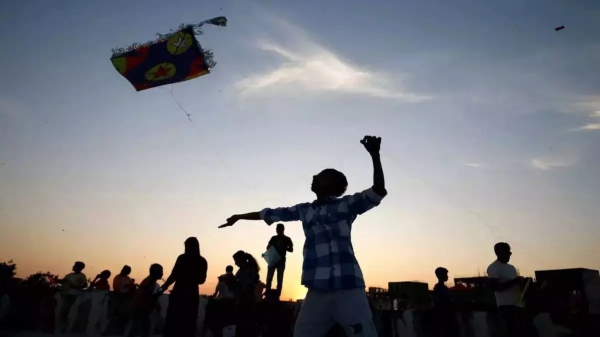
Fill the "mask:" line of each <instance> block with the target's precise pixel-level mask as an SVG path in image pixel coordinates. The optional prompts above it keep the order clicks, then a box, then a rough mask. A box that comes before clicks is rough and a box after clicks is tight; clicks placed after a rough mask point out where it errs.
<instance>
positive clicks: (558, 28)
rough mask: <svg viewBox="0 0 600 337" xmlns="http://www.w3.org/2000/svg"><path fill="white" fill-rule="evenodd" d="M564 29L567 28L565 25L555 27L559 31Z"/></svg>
mask: <svg viewBox="0 0 600 337" xmlns="http://www.w3.org/2000/svg"><path fill="white" fill-rule="evenodd" d="M563 29H565V26H560V27H556V28H554V30H555V31H557V32H558V31H559V30H563Z"/></svg>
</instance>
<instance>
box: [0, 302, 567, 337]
mask: <svg viewBox="0 0 600 337" xmlns="http://www.w3.org/2000/svg"><path fill="white" fill-rule="evenodd" d="M109 296H110V294H109V292H104V291H82V292H81V293H80V294H79V296H78V298H77V301H76V302H75V303H74V304H73V306H72V307H71V310H70V311H69V314H68V320H67V325H66V331H64V332H62V333H61V332H60V331H57V330H58V327H59V324H58V323H59V313H60V312H61V307H62V300H61V297H60V296H59V295H58V294H57V295H56V297H55V299H56V307H55V308H54V313H55V325H54V326H55V327H57V328H56V330H55V335H56V334H58V335H71V336H73V335H80V336H101V335H104V333H105V331H106V329H107V327H108V324H109V317H108V312H109V308H108V304H109V303H108V302H109ZM9 302H10V301H9V299H8V297H7V296H5V297H3V298H2V299H1V300H0V304H1V306H0V320H2V319H3V318H4V319H6V318H7V316H8V312H9V306H10V303H9ZM168 303H169V296H168V295H165V296H162V297H161V298H160V300H159V307H160V310H157V311H155V312H154V313H153V314H152V316H151V321H152V329H153V330H152V331H153V334H154V335H162V327H163V324H164V319H165V315H166V312H167V306H168ZM207 304H208V300H207V299H206V298H201V300H200V305H199V310H198V325H197V326H198V332H197V336H203V334H202V331H203V324H204V316H205V308H206V305H207ZM394 316H395V315H382V314H381V312H376V313H374V318H375V320H376V325H378V327H382V326H383V325H387V326H388V327H389V326H390V325H391V326H393V327H392V329H394V328H395V330H396V331H397V333H398V334H397V335H398V336H401V337H417V336H421V334H420V333H418V330H421V327H420V326H419V325H420V324H419V320H418V319H415V317H418V312H417V311H415V310H407V311H405V312H404V313H402V315H399V317H394ZM400 316H401V317H400ZM383 317H386V318H385V319H386V320H391V322H381V320H382V318H383ZM457 321H459V322H461V324H460V328H461V330H462V333H461V335H462V336H464V337H503V336H505V334H504V333H503V329H502V324H501V323H500V322H499V321H498V318H497V317H495V316H493V315H488V314H486V313H485V312H474V313H472V314H470V315H468V316H459V315H457ZM534 323H535V325H536V327H537V329H538V331H539V336H540V337H559V336H560V335H561V333H565V332H568V330H567V329H565V328H564V327H559V326H555V325H554V324H553V323H552V321H551V320H550V316H549V314H547V313H541V314H539V315H538V316H536V317H535V319H534ZM129 325H130V324H127V327H126V328H125V331H123V335H126V334H127V332H128V330H129V328H130V327H129ZM291 329H292V327H290V330H291ZM385 330H389V329H385ZM231 334H232V332H231V331H229V332H228V333H227V334H226V335H231ZM388 334H389V336H388ZM19 336H24V337H26V336H32V337H33V336H46V334H40V333H35V332H22V333H20V334H19ZM48 336H49V334H48ZM204 336H209V334H206V335H204ZM379 336H380V337H392V334H391V332H390V331H386V332H384V331H381V332H380V335H379Z"/></svg>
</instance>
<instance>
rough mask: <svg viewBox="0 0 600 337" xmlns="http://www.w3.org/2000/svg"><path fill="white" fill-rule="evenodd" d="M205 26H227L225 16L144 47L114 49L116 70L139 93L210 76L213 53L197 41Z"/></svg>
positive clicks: (212, 65)
mask: <svg viewBox="0 0 600 337" xmlns="http://www.w3.org/2000/svg"><path fill="white" fill-rule="evenodd" d="M204 24H212V25H216V26H222V27H225V26H227V19H226V18H225V17H224V16H220V17H216V18H213V19H210V20H206V21H202V22H200V23H198V24H193V25H181V26H180V27H179V28H178V29H177V30H176V31H173V32H171V33H169V34H164V35H163V34H158V38H157V39H156V40H154V41H150V42H147V43H144V44H137V43H136V44H132V45H131V46H129V47H127V48H116V49H113V55H112V57H111V59H110V60H111V62H112V64H113V66H114V67H115V69H117V71H118V72H119V73H120V74H121V75H122V76H123V77H125V79H127V81H129V83H131V84H132V85H133V87H134V88H135V89H136V90H137V91H141V90H146V89H150V88H154V87H159V86H163V85H167V84H174V83H178V82H183V81H187V80H190V79H193V78H197V77H200V76H204V75H206V74H208V73H210V71H211V69H213V68H214V67H215V65H216V62H215V61H214V59H213V53H212V51H211V50H209V49H203V48H202V47H201V46H200V43H199V42H198V40H197V39H196V36H197V35H201V34H202V31H201V30H200V27H201V26H203V25H204Z"/></svg>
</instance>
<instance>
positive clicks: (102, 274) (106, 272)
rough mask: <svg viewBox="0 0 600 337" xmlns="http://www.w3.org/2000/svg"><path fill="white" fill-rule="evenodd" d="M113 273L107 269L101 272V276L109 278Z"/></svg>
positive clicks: (105, 278) (104, 278)
mask: <svg viewBox="0 0 600 337" xmlns="http://www.w3.org/2000/svg"><path fill="white" fill-rule="evenodd" d="M110 275H111V273H110V270H105V271H103V272H101V273H100V278H101V279H103V280H108V278H109V277H110Z"/></svg>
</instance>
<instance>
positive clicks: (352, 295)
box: [333, 289, 377, 337]
mask: <svg viewBox="0 0 600 337" xmlns="http://www.w3.org/2000/svg"><path fill="white" fill-rule="evenodd" d="M333 319H334V320H335V321H336V322H338V323H339V324H340V325H341V326H342V328H343V329H344V331H345V332H346V335H347V336H352V337H358V336H361V337H377V329H375V325H374V324H373V314H372V313H371V308H370V307H369V302H368V299H367V294H366V293H365V290H364V289H351V290H338V291H336V292H335V293H334V306H333Z"/></svg>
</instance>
